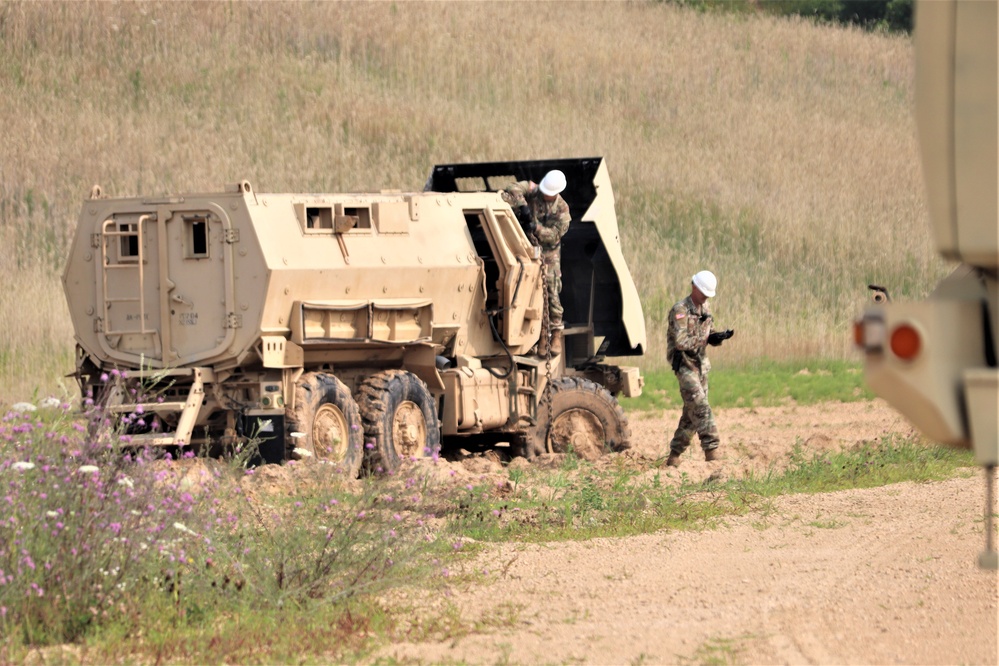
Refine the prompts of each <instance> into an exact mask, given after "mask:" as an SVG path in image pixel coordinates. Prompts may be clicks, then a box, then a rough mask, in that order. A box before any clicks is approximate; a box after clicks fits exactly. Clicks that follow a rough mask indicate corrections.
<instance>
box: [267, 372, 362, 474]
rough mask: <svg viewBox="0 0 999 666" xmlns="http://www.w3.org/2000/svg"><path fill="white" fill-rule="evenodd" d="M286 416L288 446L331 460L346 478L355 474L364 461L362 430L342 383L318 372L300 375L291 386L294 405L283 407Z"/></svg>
mask: <svg viewBox="0 0 999 666" xmlns="http://www.w3.org/2000/svg"><path fill="white" fill-rule="evenodd" d="M286 417H287V431H288V435H289V436H288V440H289V444H290V445H291V447H294V448H300V449H305V450H306V451H308V452H309V453H311V454H312V455H313V456H314V457H315V458H316V459H317V460H323V461H327V462H332V463H335V464H336V465H337V467H338V468H339V469H340V470H341V471H342V472H343V474H345V475H346V476H347V477H349V478H352V479H353V478H356V477H357V475H358V473H359V472H360V471H361V463H362V462H363V460H364V433H363V431H362V424H361V413H360V410H358V407H357V403H356V402H354V398H353V396H351V395H350V390H349V389H348V388H347V387H346V385H344V383H343V382H341V381H340V380H339V379H337V378H336V377H334V376H333V375H328V374H324V373H320V372H309V373H306V374H304V375H302V377H301V378H300V379H299V380H298V383H297V384H296V385H295V408H294V409H289V410H287V414H286ZM292 433H296V434H294V435H293V434H292ZM298 433H300V434H298Z"/></svg>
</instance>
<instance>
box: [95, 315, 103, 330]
mask: <svg viewBox="0 0 999 666" xmlns="http://www.w3.org/2000/svg"><path fill="white" fill-rule="evenodd" d="M103 332H104V320H103V319H101V318H100V317H94V333H103Z"/></svg>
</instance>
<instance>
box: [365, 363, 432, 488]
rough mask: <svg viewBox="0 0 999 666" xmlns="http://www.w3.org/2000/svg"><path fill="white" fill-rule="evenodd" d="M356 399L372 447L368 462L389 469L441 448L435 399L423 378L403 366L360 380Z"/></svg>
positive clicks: (371, 466) (426, 455)
mask: <svg viewBox="0 0 999 666" xmlns="http://www.w3.org/2000/svg"><path fill="white" fill-rule="evenodd" d="M358 403H359V406H360V408H361V417H362V420H363V421H364V438H365V441H366V442H368V443H369V444H373V445H374V448H373V449H372V450H370V451H368V453H367V457H368V462H367V465H368V467H369V468H370V469H372V470H374V471H376V472H382V473H392V472H395V471H397V470H398V469H399V467H400V466H401V465H402V463H403V462H406V461H408V460H413V459H417V458H426V457H429V456H432V455H434V454H436V453H437V452H438V451H440V446H441V429H440V423H439V422H438V421H437V403H436V401H435V400H434V397H433V395H431V393H430V390H429V389H428V388H427V385H426V384H424V383H423V381H422V380H421V379H420V378H419V377H417V376H416V375H414V374H413V373H411V372H407V371H405V370H385V371H383V372H379V373H377V374H375V375H372V376H370V377H368V378H367V379H366V380H364V382H363V383H362V384H361V388H360V391H359V398H358Z"/></svg>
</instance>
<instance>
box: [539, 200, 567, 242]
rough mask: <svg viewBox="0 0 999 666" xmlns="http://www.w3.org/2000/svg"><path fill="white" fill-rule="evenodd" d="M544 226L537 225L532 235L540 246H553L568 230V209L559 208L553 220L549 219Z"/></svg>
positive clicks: (565, 207)
mask: <svg viewBox="0 0 999 666" xmlns="http://www.w3.org/2000/svg"><path fill="white" fill-rule="evenodd" d="M546 222H547V223H546V224H539V225H538V228H537V229H535V231H534V235H535V236H537V238H538V242H540V243H541V244H542V245H555V244H556V243H558V242H559V241H560V240H562V236H564V235H565V232H567V231H568V230H569V207H568V206H565V205H563V206H561V207H560V210H559V211H558V213H557V215H556V217H555V218H554V219H551V218H549V219H548V220H547V221H546Z"/></svg>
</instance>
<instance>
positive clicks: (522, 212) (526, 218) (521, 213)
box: [517, 204, 531, 231]
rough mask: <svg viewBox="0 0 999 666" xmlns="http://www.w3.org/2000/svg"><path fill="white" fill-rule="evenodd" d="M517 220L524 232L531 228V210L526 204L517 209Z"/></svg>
mask: <svg viewBox="0 0 999 666" xmlns="http://www.w3.org/2000/svg"><path fill="white" fill-rule="evenodd" d="M517 220H518V221H519V222H520V226H521V227H522V228H523V229H524V231H527V230H528V228H529V227H530V226H531V209H530V208H528V207H527V205H526V204H525V205H523V206H521V207H520V208H518V209H517Z"/></svg>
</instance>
